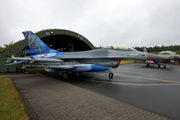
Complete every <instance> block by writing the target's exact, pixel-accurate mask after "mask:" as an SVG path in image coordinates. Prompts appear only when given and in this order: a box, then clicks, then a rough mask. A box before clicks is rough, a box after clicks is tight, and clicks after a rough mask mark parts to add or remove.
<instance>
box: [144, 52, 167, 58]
mask: <svg viewBox="0 0 180 120" xmlns="http://www.w3.org/2000/svg"><path fill="white" fill-rule="evenodd" d="M147 55H148V57H147V59H149V57H150V58H151V59H152V60H165V59H168V58H167V57H165V56H161V55H155V54H151V53H148V54H147Z"/></svg>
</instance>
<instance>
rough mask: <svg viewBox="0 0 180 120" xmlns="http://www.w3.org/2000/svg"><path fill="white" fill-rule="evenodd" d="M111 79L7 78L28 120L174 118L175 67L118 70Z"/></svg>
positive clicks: (178, 105) (178, 114)
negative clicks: (11, 82) (20, 101)
mask: <svg viewBox="0 0 180 120" xmlns="http://www.w3.org/2000/svg"><path fill="white" fill-rule="evenodd" d="M113 72H114V74H115V76H114V79H108V75H105V74H104V73H84V74H81V75H79V76H72V77H69V78H68V79H62V77H61V76H59V75H58V74H51V73H45V72H42V73H8V74H1V75H4V76H9V77H11V79H12V81H13V83H14V85H15V87H16V89H17V91H18V93H19V95H20V99H21V100H22V101H23V103H24V105H25V108H26V111H27V113H28V116H29V117H30V119H39V120H42V119H43V120H45V119H46V120H49V119H54V120H55V119H57V120H58V119H74V120H76V119H78V120H81V119H82V120H84V119H91V120H92V119H100V120H102V119H108V120H110V119H112V120H115V119H117V120H119V119H121V120H122V119H123V120H124V119H125V120H126V119H128V120H134V119H137V120H139V119H143V120H144V119H152V120H155V119H158V120H159V119H162V120H167V119H174V120H179V119H180V111H179V110H180V102H179V95H180V94H179V92H180V79H179V72H180V68H176V66H175V65H167V68H166V69H164V68H157V67H156V66H151V67H149V68H146V67H145V65H143V64H128V65H120V67H119V68H117V69H115V70H113Z"/></svg>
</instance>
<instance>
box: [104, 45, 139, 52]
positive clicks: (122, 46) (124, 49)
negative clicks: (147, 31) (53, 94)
mask: <svg viewBox="0 0 180 120" xmlns="http://www.w3.org/2000/svg"><path fill="white" fill-rule="evenodd" d="M104 49H112V50H120V51H137V50H136V49H134V48H132V47H130V46H126V45H114V46H107V47H105V48H104Z"/></svg>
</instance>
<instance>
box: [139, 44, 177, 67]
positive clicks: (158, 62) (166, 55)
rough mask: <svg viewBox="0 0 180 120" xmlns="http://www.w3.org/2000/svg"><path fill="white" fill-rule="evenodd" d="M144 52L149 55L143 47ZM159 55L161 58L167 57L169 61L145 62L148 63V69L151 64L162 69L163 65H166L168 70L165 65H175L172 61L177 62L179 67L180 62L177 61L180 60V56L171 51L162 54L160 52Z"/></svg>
mask: <svg viewBox="0 0 180 120" xmlns="http://www.w3.org/2000/svg"><path fill="white" fill-rule="evenodd" d="M142 49H143V51H144V52H145V53H148V51H147V49H146V47H142ZM157 55H159V56H164V57H167V58H168V59H164V60H150V61H148V60H145V61H144V62H145V63H147V65H146V66H147V67H149V65H150V64H154V63H155V64H157V65H158V67H160V66H161V65H164V68H166V65H165V63H175V62H174V61H172V59H174V60H176V67H178V62H177V60H180V56H179V55H176V54H174V53H173V52H171V51H162V52H159V53H158V54H157Z"/></svg>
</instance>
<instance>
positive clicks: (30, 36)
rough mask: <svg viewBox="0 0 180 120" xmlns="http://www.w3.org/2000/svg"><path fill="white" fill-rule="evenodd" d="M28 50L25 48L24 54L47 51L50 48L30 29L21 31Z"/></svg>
mask: <svg viewBox="0 0 180 120" xmlns="http://www.w3.org/2000/svg"><path fill="white" fill-rule="evenodd" d="M22 33H23V35H24V37H25V39H26V42H27V44H28V46H29V48H30V50H25V52H26V54H41V53H49V52H50V50H51V49H50V48H49V47H48V46H47V45H46V44H45V43H44V42H43V41H42V40H41V39H39V38H38V37H37V36H36V35H35V34H34V33H33V32H32V31H24V32H22Z"/></svg>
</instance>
